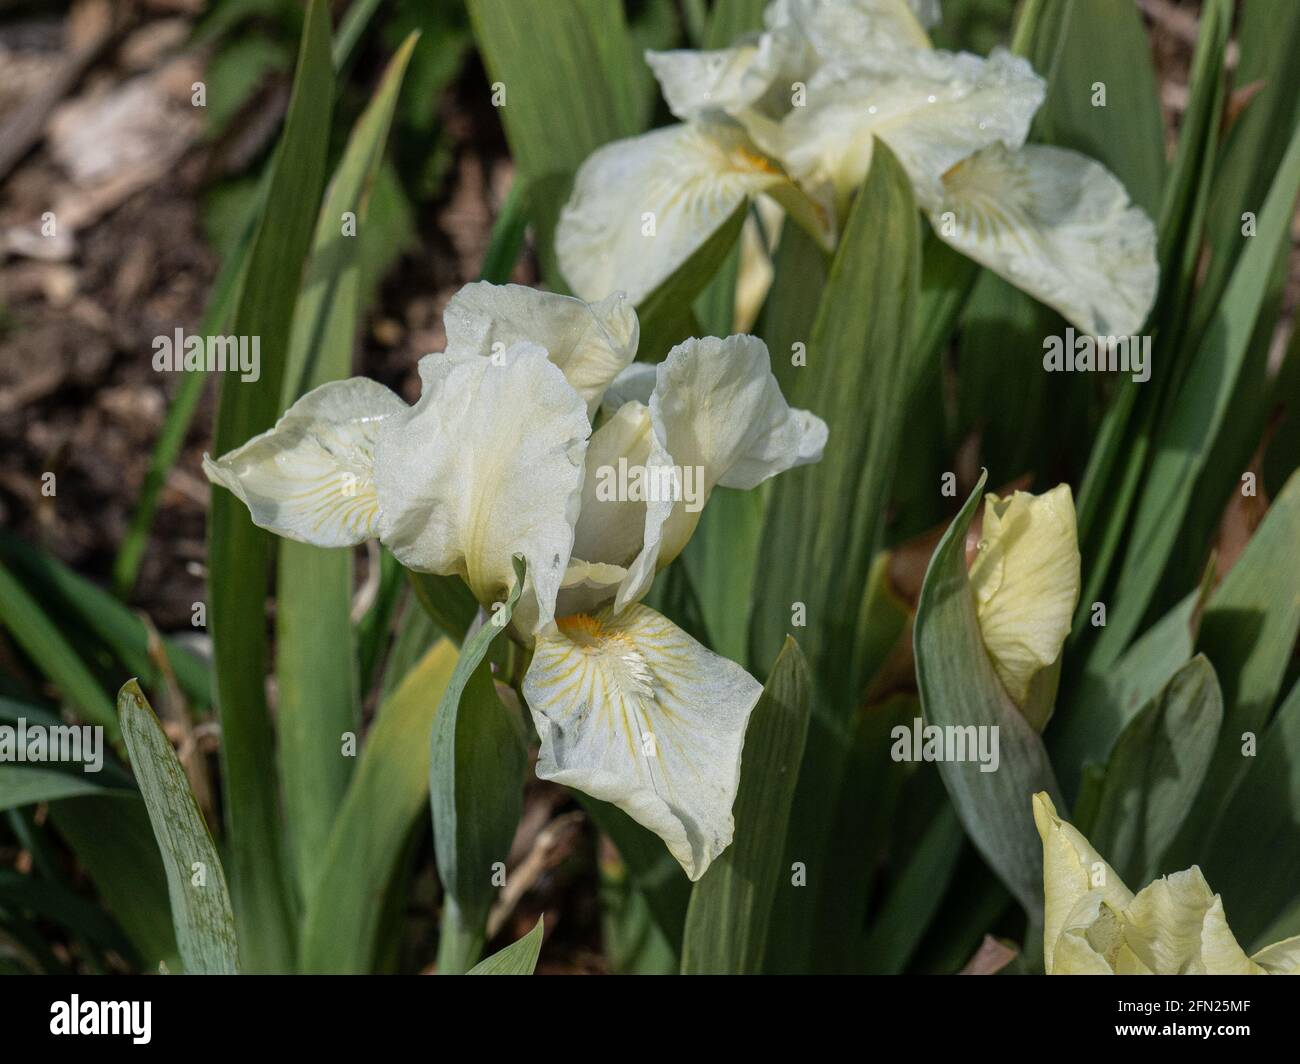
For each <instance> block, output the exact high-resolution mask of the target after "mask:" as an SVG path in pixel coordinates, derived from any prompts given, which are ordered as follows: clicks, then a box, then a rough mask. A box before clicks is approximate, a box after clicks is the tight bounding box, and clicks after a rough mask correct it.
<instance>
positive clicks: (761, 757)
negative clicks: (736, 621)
mask: <svg viewBox="0 0 1300 1064" xmlns="http://www.w3.org/2000/svg"><path fill="white" fill-rule="evenodd" d="M811 699H812V682H811V680H810V679H809V676H808V664H807V662H805V661H804V657H803V654H802V653H801V652H800V650H799V646H798V644H797V643H795V641H794V640H793V639H790V638H787V639H786V643H785V646H784V647H783V648H782V650H781V656H780V657H778V658H777V660H776V664H775V665H773V666H772V671H771V675H769V677H768V680H767V685H766V686H765V687H764V688H763V695H762V697H761V698H760V699H759V700H758V705H757V706H755V707H754V713H753V716H752V717H751V718H750V721H749V728H748V730H747V731H746V733H745V756H744V759H743V761H742V763H741V772H740V788H739V790H738V791H737V793H736V804H735V807H734V809H733V816H734V818H735V822H736V829H735V835H734V837H733V838H732V842H731V845H730V846H728V847H727V849H726V850H724V851H723V853H722V855H721V856H720V857H719V858H718V859H717V860H716V861H714V862H713V864H712V865H710V866H709V870H708V871H707V872H705V873H704V876H703V877H702V878H701V879H700V881H699V882H698V883H696V884H695V888H694V890H692V891H691V903H690V907H689V908H688V909H687V910H686V933H685V936H684V937H683V940H682V973H683V974H688V975H700V974H713V975H746V974H757V973H758V972H760V971H762V969H763V952H764V949H765V947H766V945H767V927H768V920H769V918H770V916H771V911H772V899H773V898H774V897H775V895H776V887H777V880H778V879H779V878H780V876H781V872H782V857H783V855H784V840H785V833H786V827H787V825H788V823H789V819H790V805H791V803H792V802H793V800H794V789H795V785H796V784H797V783H798V781H799V761H800V759H801V758H802V757H803V746H804V739H805V737H806V736H807V734H808V714H809V708H810V705H811Z"/></svg>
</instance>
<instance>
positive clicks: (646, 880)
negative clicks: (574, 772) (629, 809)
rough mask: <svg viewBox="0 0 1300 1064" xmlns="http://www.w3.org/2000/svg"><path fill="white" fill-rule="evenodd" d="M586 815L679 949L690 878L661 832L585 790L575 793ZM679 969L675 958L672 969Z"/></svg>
mask: <svg viewBox="0 0 1300 1064" xmlns="http://www.w3.org/2000/svg"><path fill="white" fill-rule="evenodd" d="M574 797H576V798H577V799H578V801H579V803H580V804H581V805H582V808H583V809H584V810H586V812H587V815H588V816H589V817H590V818H591V820H592V822H593V823H594V824H595V825H596V827H597V828H599V829H600V831H601V832H602V833H603V834H605V835H607V836H609V840H610V841H611V842H612V843H613V844H614V848H615V849H616V850H618V853H619V856H620V857H621V858H622V859H623V864H624V865H625V866H626V868H627V873H628V877H629V878H630V879H631V881H632V886H633V887H634V888H635V889H636V890H637V891H638V892H639V893H640V894H641V895H642V897H643V898H644V899H645V903H646V907H647V909H648V910H649V913H650V916H651V918H652V919H653V920H654V922H655V926H656V927H658V929H659V931H660V933H661V934H662V935H663V937H664V939H665V940H666V941H667V942H668V943H669V945H670V946H671V947H672V948H673V949H674V950H675V951H676V950H678V949H679V948H680V943H681V941H682V935H683V933H684V929H685V927H686V909H687V906H688V905H689V903H690V897H691V890H692V889H693V888H692V886H691V881H690V880H689V879H687V878H686V873H685V872H683V871H682V866H681V865H679V864H678V863H677V861H676V860H675V859H674V858H673V856H672V854H670V853H669V852H668V850H667V849H665V847H664V844H663V842H662V841H661V840H660V838H659V836H657V835H655V834H654V833H653V832H652V831H650V830H649V829H647V828H643V827H642V826H641V825H640V824H638V823H637V822H636V821H635V820H633V819H632V818H631V817H630V816H628V815H627V814H626V813H625V812H623V810H621V809H619V808H618V807H617V806H613V805H610V804H609V803H608V802H602V801H600V800H599V799H596V798H592V797H589V796H588V795H585V794H575V795H574ZM676 969H677V964H676V963H675V962H674V964H673V970H674V971H675V970H676Z"/></svg>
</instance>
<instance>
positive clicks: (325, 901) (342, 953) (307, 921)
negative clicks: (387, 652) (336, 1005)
mask: <svg viewBox="0 0 1300 1064" xmlns="http://www.w3.org/2000/svg"><path fill="white" fill-rule="evenodd" d="M455 664H456V647H455V645H454V644H452V643H451V642H450V641H449V640H446V639H442V640H439V641H438V642H437V643H436V644H435V645H434V646H432V647H431V648H430V649H429V651H428V652H427V653H426V654H425V655H424V656H423V657H422V658H421V659H420V661H419V662H418V664H416V666H415V667H414V668H413V669H411V671H410V672H408V673H407V674H406V676H405V679H404V680H403V681H402V683H401V685H400V686H399V687H398V688H397V690H396V691H394V692H393V694H392V695H391V696H389V697H388V698H386V699H385V700H384V702H383V704H382V705H381V706H380V708H379V714H378V716H377V717H376V718H375V723H374V726H373V727H372V728H371V729H370V732H369V734H368V735H367V736H366V741H365V744H364V745H363V746H362V747H361V756H360V758H358V761H357V770H356V773H355V774H354V775H353V777H352V783H351V785H350V786H349V787H348V792H347V796H346V797H345V798H344V800H343V807H342V808H341V809H340V810H339V814H338V817H337V818H336V819H335V822H334V829H333V831H332V832H331V833H330V837H329V842H328V845H327V846H326V852H325V857H324V860H323V862H322V866H323V872H322V876H321V881H320V887H319V889H318V890H317V891H316V892H315V894H314V895H313V896H312V897H311V898H310V899H309V900H308V903H307V910H306V913H305V914H304V916H303V928H302V949H301V961H300V964H301V969H302V971H304V972H316V973H331V974H364V973H366V972H369V971H372V970H373V966H374V959H375V958H374V952H375V937H376V934H377V932H378V928H379V916H380V906H379V905H378V904H377V899H379V898H382V897H384V896H385V895H386V894H387V892H388V888H389V884H390V883H391V881H392V879H393V876H394V873H395V871H396V868H397V863H398V858H399V857H400V855H401V852H402V847H403V845H404V844H405V841H406V839H407V837H408V836H409V835H410V833H411V830H412V828H413V826H414V825H415V824H416V823H417V822H418V820H419V817H420V814H421V813H422V811H423V810H424V803H425V801H426V800H427V799H428V790H429V765H428V752H429V739H430V736H431V735H432V733H433V715H434V713H435V711H436V710H437V708H438V702H439V699H440V696H441V695H442V693H443V691H444V690H445V689H446V687H447V682H448V680H450V679H451V674H452V669H453V668H454V667H455Z"/></svg>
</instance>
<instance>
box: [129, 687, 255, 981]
mask: <svg viewBox="0 0 1300 1064" xmlns="http://www.w3.org/2000/svg"><path fill="white" fill-rule="evenodd" d="M117 710H118V713H119V714H120V715H121V718H122V737H123V738H124V739H125V740H126V748H127V750H128V751H129V752H130V754H131V765H132V767H133V768H134V769H135V776H136V781H137V782H138V783H139V786H140V794H141V795H142V796H143V797H144V804H145V807H146V808H147V809H148V811H149V822H150V823H151V824H152V825H153V832H154V838H155V839H157V840H158V848H159V849H160V850H161V851H162V856H163V865H164V867H165V868H166V870H167V893H168V895H169V896H170V898H171V908H172V923H173V925H174V926H175V928H176V943H177V945H178V946H179V947H180V955H181V962H182V964H184V966H185V970H186V971H187V972H188V973H190V974H191V975H234V974H236V973H237V972H238V971H239V959H238V952H237V949H236V946H235V916H234V913H233V912H231V909H230V894H229V893H228V892H227V890H226V874H225V872H224V871H223V870H222V867H221V858H220V857H218V856H217V849H216V847H215V846H214V845H213V844H212V836H211V835H210V834H208V826H207V825H206V824H205V823H204V822H203V814H202V813H200V812H199V807H198V803H196V802H195V801H194V794H193V792H192V791H191V790H190V785H189V781H188V780H187V779H186V778H185V770H184V769H183V768H181V763H180V761H179V760H178V759H177V757H176V751H175V750H173V749H172V744H171V743H170V742H169V741H168V739H167V736H166V735H164V734H163V730H162V726H161V725H160V724H159V723H158V718H157V717H155V716H154V715H153V710H152V709H151V708H150V707H149V703H148V702H147V701H145V697H144V692H143V691H141V690H140V685H139V684H137V683H136V682H135V681H134V680H130V681H128V682H127V683H126V684H125V685H124V686H123V687H122V690H121V691H119V692H118V696H117Z"/></svg>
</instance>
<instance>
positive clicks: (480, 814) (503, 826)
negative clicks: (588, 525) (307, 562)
mask: <svg viewBox="0 0 1300 1064" xmlns="http://www.w3.org/2000/svg"><path fill="white" fill-rule="evenodd" d="M514 569H515V583H514V586H513V587H512V588H511V589H510V594H509V596H508V597H507V599H506V601H505V602H504V603H503V604H502V605H501V607H500V608H499V609H497V610H496V611H495V612H494V613H493V615H492V617H491V619H487V620H485V621H484V623H483V625H482V627H481V628H479V630H478V631H477V632H474V633H473V634H472V635H470V636H469V637H468V638H467V639H466V640H465V645H464V646H463V647H462V648H461V653H460V658H459V660H458V661H457V662H456V668H455V670H454V671H453V672H452V675H451V680H450V681H449V682H448V683H447V689H446V690H445V691H444V692H443V695H442V698H441V699H440V700H439V702H438V712H437V715H436V716H435V717H434V723H433V735H432V738H431V740H430V755H429V804H430V808H431V809H432V811H433V848H434V854H435V857H436V858H437V862H438V877H439V878H440V879H441V880H442V885H443V889H444V891H445V892H446V898H445V899H444V902H443V905H444V914H443V922H442V940H441V941H440V943H439V948H438V970H439V971H440V972H442V973H444V974H453V973H459V972H463V971H465V970H466V969H468V968H469V967H470V966H471V965H472V964H473V962H474V960H475V959H476V957H477V955H478V953H479V952H480V951H481V950H482V948H483V938H484V929H485V927H486V924H487V915H488V909H489V908H490V907H491V904H492V899H493V896H494V894H495V890H496V888H495V887H494V885H493V879H494V876H493V865H495V864H497V863H498V862H500V863H504V862H505V859H506V854H507V852H508V851H509V849H510V843H511V840H512V839H513V838H514V833H515V828H516V826H517V825H518V823H519V812H520V805H521V795H522V789H523V773H524V768H525V761H526V757H525V751H524V746H523V736H522V734H521V733H520V727H519V724H518V722H517V721H515V720H513V719H512V718H511V715H510V713H509V711H508V710H507V709H506V707H505V706H503V705H502V704H501V699H500V698H498V697H497V693H496V688H495V683H494V681H493V679H492V668H491V663H490V662H488V661H487V660H486V659H487V652H488V648H489V647H490V646H491V644H492V641H493V640H494V639H496V637H497V636H499V635H500V634H501V633H502V631H504V630H505V627H506V625H508V624H509V623H510V617H511V614H512V613H513V612H514V608H515V603H517V602H518V601H519V595H520V592H521V590H522V589H523V585H524V562H523V559H522V558H521V557H519V556H517V555H516V557H515V559H514ZM462 704H463V708H464V709H465V712H463V713H462V712H461V709H462Z"/></svg>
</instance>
